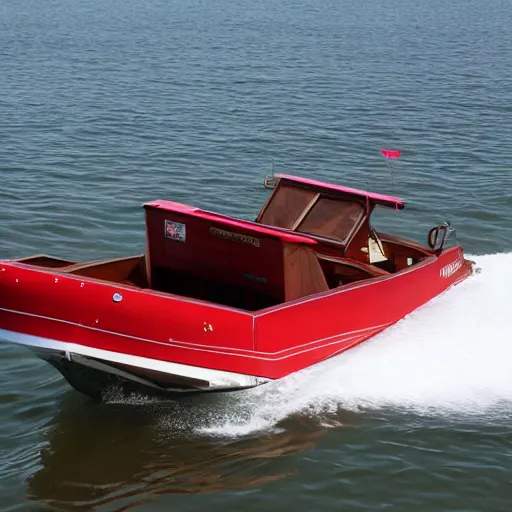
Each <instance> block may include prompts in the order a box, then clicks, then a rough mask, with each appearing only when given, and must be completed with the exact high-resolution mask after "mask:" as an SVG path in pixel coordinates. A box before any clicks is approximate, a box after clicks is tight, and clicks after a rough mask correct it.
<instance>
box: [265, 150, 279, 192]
mask: <svg viewBox="0 0 512 512" xmlns="http://www.w3.org/2000/svg"><path fill="white" fill-rule="evenodd" d="M274 175H275V162H274V157H272V174H271V175H268V174H267V175H266V176H265V179H264V180H263V186H264V187H265V188H270V189H272V188H274V187H275V185H276V180H275V178H274Z"/></svg>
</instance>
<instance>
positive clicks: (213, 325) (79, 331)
mask: <svg viewBox="0 0 512 512" xmlns="http://www.w3.org/2000/svg"><path fill="white" fill-rule="evenodd" d="M471 272H472V265H471V262H469V261H467V260H465V259H464V257H463V253H462V249H461V248H460V247H454V248H450V249H446V250H444V251H443V252H442V253H441V255H439V256H431V257H428V258H426V259H425V260H424V261H422V262H420V263H418V264H417V265H415V266H413V267H411V268H409V269H406V270H404V271H401V272H397V273H395V274H391V275H389V276H383V277H376V278H373V279H369V280H366V281H363V282H359V283H354V284H351V285H347V286H343V287H340V288H337V289H333V290H330V291H328V292H324V293H320V294H316V295H314V296H310V297H306V298H303V299H300V300H296V301H293V302H289V303H284V304H281V305H277V306H273V307H271V308H267V309H264V310H260V311H254V312H250V311H242V310H238V309H235V308H229V307H226V306H221V305H216V304H212V303H208V302H204V301H200V300H193V299H187V298H184V297H181V296H173V295H170V294H164V293H159V292H155V291H151V290H144V289H136V288H134V287H130V286H123V285H122V284H117V283H108V282H102V281H99V280H95V279H90V278H84V277H81V276H76V275H65V274H63V273H59V272H58V271H54V270H52V269H41V268H36V267H34V266H30V265H27V264H24V263H22V262H9V261H4V262H1V263H0V288H1V289H2V294H1V296H0V338H5V339H7V340H8V341H14V342H17V343H22V344H25V345H28V346H31V347H34V348H38V347H39V348H41V347H42V348H44V349H55V351H60V352H63V353H66V352H72V353H73V354H78V355H80V354H82V355H84V356H87V357H91V358H96V359H99V360H104V361H105V360H106V361H112V362H114V363H117V364H123V365H128V366H133V367H136V366H138V365H139V364H140V361H150V362H151V361H153V362H154V363H155V364H153V363H150V364H149V365H148V364H146V363H144V364H146V368H147V369H149V370H154V371H157V372H159V371H164V372H168V373H169V372H170V370H169V368H167V367H166V369H163V370H162V368H161V367H159V366H158V364H157V363H159V362H160V363H162V364H163V363H166V362H167V363H171V364H174V365H183V367H186V368H194V369H196V370H197V371H196V372H195V374H194V375H195V376H197V377H198V378H199V379H200V380H201V379H202V378H203V377H204V376H205V378H204V380H205V381H208V380H209V377H208V375H210V376H211V373H210V374H208V375H207V373H204V374H202V373H201V369H204V370H205V371H206V372H212V371H213V372H215V371H217V372H221V373H219V375H224V376H225V375H233V376H235V378H234V380H233V383H232V384H229V379H228V380H227V381H226V382H227V384H226V386H225V388H226V389H227V388H236V387H237V384H236V382H238V381H237V378H236V377H237V376H239V375H241V376H244V379H242V380H239V382H240V385H239V386H238V387H249V386H251V385H257V384H259V383H262V382H265V381H266V380H269V379H279V378H282V377H284V376H286V375H289V374H290V373H293V372H295V371H297V370H301V369H303V368H306V367H308V366H310V365H312V364H315V363H318V362H320V361H323V360H325V359H327V358H329V357H332V356H334V355H336V354H339V353H341V352H343V351H345V350H347V349H349V348H351V347H354V346H355V345H357V344H359V343H361V342H362V341H364V340H366V339H368V338H370V337H372V336H374V335H375V334H377V333H379V332H381V331H382V330H384V329H385V328H387V327H389V326H390V325H392V324H393V323H395V322H397V321H398V320H400V319H402V318H403V317H404V316H406V315H407V314H409V313H410V312H412V311H413V310H415V309H416V308H418V307H419V306H421V305H423V304H425V303H426V302H428V301H429V300H431V299H432V298H433V297H435V296H437V295H439V294H440V293H442V292H443V291H444V290H446V289H447V288H448V287H450V286H452V285H454V284H456V283H458V282H460V281H462V280H463V279H465V278H466V277H468V276H469V275H470V274H471ZM115 294H120V296H121V300H120V301H118V302H116V301H114V300H113V297H114V295H115ZM38 340H40V341H39V342H38ZM41 340H42V341H41ZM67 344H69V345H67ZM70 348H71V350H69V349H70ZM112 354H114V355H116V354H117V355H118V356H116V357H114V356H111V355H112ZM137 358H140V359H137ZM177 368H178V367H177ZM222 372H226V373H225V374H223V373H222ZM192 373H193V372H192ZM192 373H191V375H192ZM245 377H247V378H245ZM249 377H258V378H260V379H253V380H251V379H250V378H249ZM221 380H222V379H221ZM210 381H211V379H210ZM210 387H211V386H210ZM222 387H223V386H222V385H219V386H217V388H222ZM206 388H208V386H206ZM211 388H212V389H213V388H214V387H211Z"/></svg>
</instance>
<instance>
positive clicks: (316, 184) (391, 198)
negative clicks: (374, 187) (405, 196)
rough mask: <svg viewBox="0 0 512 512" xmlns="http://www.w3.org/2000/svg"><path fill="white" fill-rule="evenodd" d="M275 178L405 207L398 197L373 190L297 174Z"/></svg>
mask: <svg viewBox="0 0 512 512" xmlns="http://www.w3.org/2000/svg"><path fill="white" fill-rule="evenodd" d="M275 177H276V178H283V179H285V180H289V181H293V182H295V183H303V184H304V185H312V186H314V187H320V188H323V189H328V190H336V191H337V192H343V193H345V194H352V195H356V196H360V197H362V198H369V199H373V200H374V201H379V202H382V203H386V204H389V205H390V206H399V207H400V208H404V207H405V203H404V202H403V201H402V199H400V198H399V197H394V196H388V195H385V194H377V193H375V192H366V191H364V190H359V189H356V188H350V187H343V186H341V185H333V184H331V183H325V182H323V181H316V180H310V179H308V178H300V177H298V176H292V175H290V174H275Z"/></svg>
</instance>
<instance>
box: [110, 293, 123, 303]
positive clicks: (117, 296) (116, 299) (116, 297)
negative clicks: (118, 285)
mask: <svg viewBox="0 0 512 512" xmlns="http://www.w3.org/2000/svg"><path fill="white" fill-rule="evenodd" d="M112 300H113V301H114V302H121V301H122V300H123V296H122V295H121V294H120V293H114V295H112Z"/></svg>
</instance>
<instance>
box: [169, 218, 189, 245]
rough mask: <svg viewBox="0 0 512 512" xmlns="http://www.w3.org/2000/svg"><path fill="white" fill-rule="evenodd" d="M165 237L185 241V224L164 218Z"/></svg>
mask: <svg viewBox="0 0 512 512" xmlns="http://www.w3.org/2000/svg"><path fill="white" fill-rule="evenodd" d="M165 238H169V239H170V240H176V241H177V242H185V241H186V240H187V226H186V225H185V224H182V223H181V222H174V221H172V220H166V221H165Z"/></svg>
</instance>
